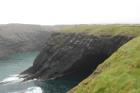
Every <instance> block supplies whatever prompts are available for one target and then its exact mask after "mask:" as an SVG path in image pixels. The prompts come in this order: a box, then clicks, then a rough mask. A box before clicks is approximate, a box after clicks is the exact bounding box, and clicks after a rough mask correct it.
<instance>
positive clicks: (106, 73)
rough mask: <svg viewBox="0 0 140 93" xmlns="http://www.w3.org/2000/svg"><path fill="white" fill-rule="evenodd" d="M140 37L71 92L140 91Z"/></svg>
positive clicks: (108, 92)
mask: <svg viewBox="0 0 140 93" xmlns="http://www.w3.org/2000/svg"><path fill="white" fill-rule="evenodd" d="M139 82H140V37H137V38H135V39H133V40H131V41H130V42H128V43H127V44H125V45H124V46H122V47H121V48H120V49H118V51H116V52H115V53H114V54H113V55H112V56H111V57H109V58H108V59H107V60H106V61H105V62H104V63H102V64H101V65H99V66H98V68H97V69H96V71H95V72H94V73H93V74H92V75H91V76H89V77H88V78H87V79H85V80H84V81H82V82H81V83H80V84H79V85H78V86H76V87H75V88H74V89H72V90H71V91H70V93H140V83H139Z"/></svg>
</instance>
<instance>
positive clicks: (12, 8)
mask: <svg viewBox="0 0 140 93" xmlns="http://www.w3.org/2000/svg"><path fill="white" fill-rule="evenodd" d="M8 23H24V24H41V25H57V24H100V23H102V24H110V23H111V24H112V23H113V24H114V23H133V24H136V23H140V0H0V24H8Z"/></svg>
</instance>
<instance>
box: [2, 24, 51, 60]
mask: <svg viewBox="0 0 140 93" xmlns="http://www.w3.org/2000/svg"><path fill="white" fill-rule="evenodd" d="M51 33H52V31H51V29H50V28H49V27H48V29H47V27H45V28H44V27H43V26H39V25H25V24H8V25H0V58H5V57H8V56H9V55H11V54H13V53H16V52H27V51H40V50H41V49H42V48H43V45H44V43H45V42H46V40H47V38H48V37H49V36H50V34H51Z"/></svg>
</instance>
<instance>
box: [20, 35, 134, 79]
mask: <svg viewBox="0 0 140 93" xmlns="http://www.w3.org/2000/svg"><path fill="white" fill-rule="evenodd" d="M130 39H132V37H130V36H93V35H87V34H85V33H54V34H52V36H51V38H49V39H48V41H47V42H46V44H45V48H44V49H42V51H41V52H40V54H39V55H38V57H37V58H36V59H35V61H34V64H33V66H32V67H30V68H29V69H27V70H26V71H24V72H23V73H22V74H27V75H26V76H25V77H26V79H27V80H28V79H33V78H37V79H41V80H47V79H52V78H58V77H64V76H69V75H71V76H72V75H73V76H74V75H75V74H86V75H89V74H90V73H91V72H93V70H94V69H95V68H96V67H97V66H98V65H99V64H100V63H102V62H103V61H104V60H105V59H106V58H108V57H109V56H110V55H111V54H112V53H113V52H114V51H116V50H117V49H118V48H119V47H120V46H121V45H123V44H124V43H126V42H127V41H129V40H130Z"/></svg>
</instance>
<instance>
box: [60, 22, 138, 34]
mask: <svg viewBox="0 0 140 93" xmlns="http://www.w3.org/2000/svg"><path fill="white" fill-rule="evenodd" d="M61 31H62V32H75V33H76V32H85V33H89V34H93V35H112V36H114V35H132V36H138V35H140V25H138V24H112V25H86V24H83V25H72V26H64V27H63V28H62V30H61Z"/></svg>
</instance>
